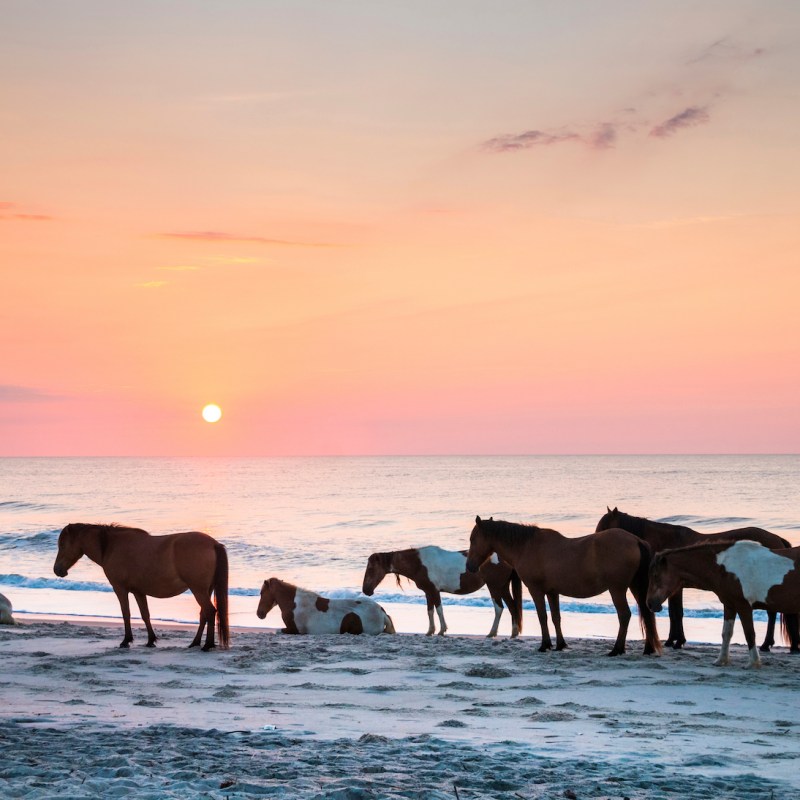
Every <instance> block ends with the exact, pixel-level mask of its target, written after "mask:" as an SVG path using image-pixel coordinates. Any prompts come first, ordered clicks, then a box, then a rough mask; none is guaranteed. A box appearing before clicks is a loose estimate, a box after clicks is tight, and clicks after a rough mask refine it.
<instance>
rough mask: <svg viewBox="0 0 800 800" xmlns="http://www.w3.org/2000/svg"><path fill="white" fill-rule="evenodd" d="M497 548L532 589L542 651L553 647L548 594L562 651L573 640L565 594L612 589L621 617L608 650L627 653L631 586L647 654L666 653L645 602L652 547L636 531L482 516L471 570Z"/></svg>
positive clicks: (471, 541)
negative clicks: (564, 629)
mask: <svg viewBox="0 0 800 800" xmlns="http://www.w3.org/2000/svg"><path fill="white" fill-rule="evenodd" d="M492 553H496V554H497V555H498V556H499V557H500V558H501V559H502V560H503V561H505V562H506V563H507V564H510V565H511V567H513V569H514V571H515V572H517V573H518V574H519V577H520V578H521V579H522V582H523V583H524V584H525V586H527V587H528V591H529V592H530V593H531V597H532V598H533V602H534V604H535V605H536V613H537V614H538V616H539V622H540V624H541V626H542V643H541V646H540V647H539V650H540V651H541V652H544V651H545V650H551V649H552V647H553V644H552V640H551V639H550V631H549V629H548V626H547V606H546V605H545V598H547V602H548V604H549V605H550V615H551V616H552V618H553V626H554V627H555V629H556V650H563V649H564V648H566V646H567V643H566V641H564V636H563V635H562V633H561V611H560V607H559V595H562V594H563V595H566V596H567V597H594V596H595V595H598V594H601V593H602V592H605V591H607V592H609V594H610V595H611V599H612V601H613V603H614V608H616V610H617V617H618V619H619V631H618V633H617V639H616V641H615V643H614V647H613V648H612V649H611V652H610V653H609V654H608V655H610V656H616V655H619V654H620V653H624V652H625V639H626V636H627V632H628V623H629V622H630V619H631V609H630V607H629V606H628V600H627V591H628V589H630V590H631V593H632V594H633V596H634V598H635V599H636V602H637V604H638V606H639V621H640V623H641V626H642V633H643V634H644V637H645V644H644V653H645V655H648V654H650V653H657V652H660V650H661V642H660V641H659V639H658V631H657V630H656V620H655V616H654V615H653V612H652V611H650V609H649V608H648V607H647V605H646V603H645V597H646V595H647V574H648V568H649V566H650V548H649V547H648V545H647V544H645V543H644V542H643V541H641V540H640V539H638V538H637V537H636V536H634V535H633V534H632V533H628V532H627V531H623V530H619V529H617V528H612V529H611V530H608V531H602V532H601V533H591V534H589V535H588V536H581V537H578V538H574V539H572V538H568V537H566V536H563V535H562V534H560V533H559V532H558V531H554V530H550V529H548V528H539V527H537V526H536V525H520V524H518V523H515V522H504V521H502V520H494V519H491V518H490V519H487V520H482V519H481V518H480V517H476V518H475V527H474V528H473V529H472V533H471V534H470V537H469V555H468V558H467V569H468V570H469V571H470V572H476V571H477V570H478V568H479V567H480V566H481V565H482V564H483V563H484V562H485V561H486V559H487V558H489V557H490V556H491V555H492Z"/></svg>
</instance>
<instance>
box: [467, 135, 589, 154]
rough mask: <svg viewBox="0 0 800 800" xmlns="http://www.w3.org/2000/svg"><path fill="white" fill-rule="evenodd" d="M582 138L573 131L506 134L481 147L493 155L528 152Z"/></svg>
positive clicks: (489, 140)
mask: <svg viewBox="0 0 800 800" xmlns="http://www.w3.org/2000/svg"><path fill="white" fill-rule="evenodd" d="M580 138H581V137H580V136H578V134H577V133H573V132H571V131H559V132H556V133H548V132H547V131H538V130H531V131H524V132H523V133H505V134H502V135H501V136H495V137H494V138H493V139H487V140H486V141H485V142H484V143H483V144H482V145H481V146H482V148H483V149H484V150H489V151H491V152H492V153H512V152H515V151H517V150H528V149H529V148H531V147H546V146H548V145H552V144H561V143H562V142H571V141H575V140H579V139H580Z"/></svg>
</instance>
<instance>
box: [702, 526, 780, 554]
mask: <svg viewBox="0 0 800 800" xmlns="http://www.w3.org/2000/svg"><path fill="white" fill-rule="evenodd" d="M701 536H702V537H703V539H702V541H715V540H718V539H728V540H730V541H732V542H740V541H743V540H744V541H750V542H758V543H759V544H763V545H764V547H769V549H770V550H781V549H785V548H788V547H789V546H790V545H789V542H788V541H786V539H784V538H783V537H782V536H778V534H777V533H772V532H771V531H767V530H764V528H753V527H750V528H735V529H734V530H732V531H719V532H718V533H705V534H701Z"/></svg>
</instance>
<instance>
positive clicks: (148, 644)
mask: <svg viewBox="0 0 800 800" xmlns="http://www.w3.org/2000/svg"><path fill="white" fill-rule="evenodd" d="M155 646H156V643H155V642H148V643H147V644H146V645H145V647H155Z"/></svg>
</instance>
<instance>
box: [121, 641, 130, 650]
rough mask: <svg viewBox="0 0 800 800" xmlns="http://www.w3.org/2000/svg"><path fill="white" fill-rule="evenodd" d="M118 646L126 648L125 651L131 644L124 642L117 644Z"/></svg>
mask: <svg viewBox="0 0 800 800" xmlns="http://www.w3.org/2000/svg"><path fill="white" fill-rule="evenodd" d="M119 646H120V647H124V648H126V649H127V648H129V647H130V646H131V643H130V642H127V641H126V642H120V643H119Z"/></svg>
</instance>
